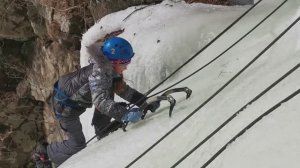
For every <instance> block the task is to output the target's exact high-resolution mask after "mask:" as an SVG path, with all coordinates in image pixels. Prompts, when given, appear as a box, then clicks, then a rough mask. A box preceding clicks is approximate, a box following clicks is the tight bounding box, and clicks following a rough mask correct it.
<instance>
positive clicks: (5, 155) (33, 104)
mask: <svg viewBox="0 0 300 168" xmlns="http://www.w3.org/2000/svg"><path fill="white" fill-rule="evenodd" d="M0 95H1V96H0V99H1V103H0V108H1V109H2V111H1V113H0V142H1V144H0V167H33V165H32V163H30V162H29V160H30V156H31V151H32V150H33V149H34V148H35V146H36V144H37V141H38V140H39V139H43V138H44V130H43V121H44V120H43V115H42V112H43V103H42V102H37V101H32V100H30V99H22V100H21V99H18V97H17V95H16V94H15V93H14V92H6V93H0Z"/></svg>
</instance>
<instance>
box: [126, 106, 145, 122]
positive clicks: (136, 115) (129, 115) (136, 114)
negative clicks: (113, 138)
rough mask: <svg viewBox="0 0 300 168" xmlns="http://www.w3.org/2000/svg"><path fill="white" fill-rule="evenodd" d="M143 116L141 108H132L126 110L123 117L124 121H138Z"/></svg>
mask: <svg viewBox="0 0 300 168" xmlns="http://www.w3.org/2000/svg"><path fill="white" fill-rule="evenodd" d="M141 117H142V112H141V111H140V109H139V108H132V109H131V110H130V111H129V112H126V113H125V114H124V115H123V117H122V119H121V120H122V122H132V123H135V122H138V121H139V120H140V119H141Z"/></svg>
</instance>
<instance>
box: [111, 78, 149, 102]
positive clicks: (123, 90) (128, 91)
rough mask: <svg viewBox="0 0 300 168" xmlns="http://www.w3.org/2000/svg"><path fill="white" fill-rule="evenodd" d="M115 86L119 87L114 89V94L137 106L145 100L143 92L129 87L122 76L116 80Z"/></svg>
mask: <svg viewBox="0 0 300 168" xmlns="http://www.w3.org/2000/svg"><path fill="white" fill-rule="evenodd" d="M115 85H118V86H115V87H117V88H119V89H117V90H115V91H116V94H117V95H119V96H120V97H122V98H123V99H125V100H127V101H129V102H130V103H132V104H135V105H137V106H140V105H142V104H143V103H144V101H145V100H146V97H145V96H144V94H142V93H140V92H139V91H137V90H135V89H133V88H131V87H130V86H129V85H127V84H126V83H125V82H124V81H123V78H121V79H120V80H119V81H117V82H116V84H115Z"/></svg>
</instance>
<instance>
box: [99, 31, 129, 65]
mask: <svg viewBox="0 0 300 168" xmlns="http://www.w3.org/2000/svg"><path fill="white" fill-rule="evenodd" d="M101 51H102V53H103V54H104V55H105V56H106V57H107V58H108V59H109V60H110V61H113V62H114V61H121V62H130V60H131V58H132V57H133V55H134V53H133V49H132V46H131V45H130V43H129V42H128V41H127V40H125V39H123V38H121V37H110V38H108V39H107V40H105V42H104V43H103V45H102V47H101Z"/></svg>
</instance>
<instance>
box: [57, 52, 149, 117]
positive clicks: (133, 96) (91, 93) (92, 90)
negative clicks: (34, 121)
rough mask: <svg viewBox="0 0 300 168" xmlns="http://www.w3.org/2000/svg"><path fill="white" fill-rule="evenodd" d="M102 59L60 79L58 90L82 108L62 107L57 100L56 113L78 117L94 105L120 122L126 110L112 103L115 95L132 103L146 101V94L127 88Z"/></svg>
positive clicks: (110, 66)
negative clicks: (144, 99)
mask: <svg viewBox="0 0 300 168" xmlns="http://www.w3.org/2000/svg"><path fill="white" fill-rule="evenodd" d="M98 57H99V56H98ZM100 58H101V59H99V60H97V63H91V64H90V65H88V66H86V67H83V68H81V69H79V70H77V71H75V72H72V73H69V74H67V75H64V76H62V77H60V78H59V80H58V88H59V89H60V90H61V91H63V92H64V93H65V95H67V96H68V97H69V98H70V99H71V100H73V101H74V102H76V103H77V104H78V105H79V108H72V107H68V106H62V105H61V104H60V103H59V102H58V101H56V100H55V99H54V100H53V105H54V110H55V112H56V113H61V114H62V116H64V117H69V116H79V115H80V114H82V113H83V112H84V111H85V110H86V108H89V107H92V105H95V108H97V109H98V111H100V112H101V113H103V114H106V115H108V116H110V117H112V118H115V119H116V120H118V121H120V120H121V118H122V116H123V114H124V112H126V111H127V110H126V108H125V107H124V106H122V105H120V104H119V103H118V102H115V101H114V100H113V99H114V93H116V94H117V95H119V96H120V97H122V98H123V99H125V100H127V101H129V102H130V103H133V104H136V103H137V102H138V101H139V100H140V99H143V98H144V95H143V94H141V93H140V92H138V91H136V90H135V89H133V88H131V87H130V86H128V85H127V84H126V83H125V82H124V80H123V77H122V76H119V75H117V74H116V72H115V71H114V70H113V68H112V65H111V63H110V62H109V61H108V60H106V59H105V58H104V57H103V56H100ZM140 102H141V103H142V102H143V101H140ZM137 105H139V104H137Z"/></svg>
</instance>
